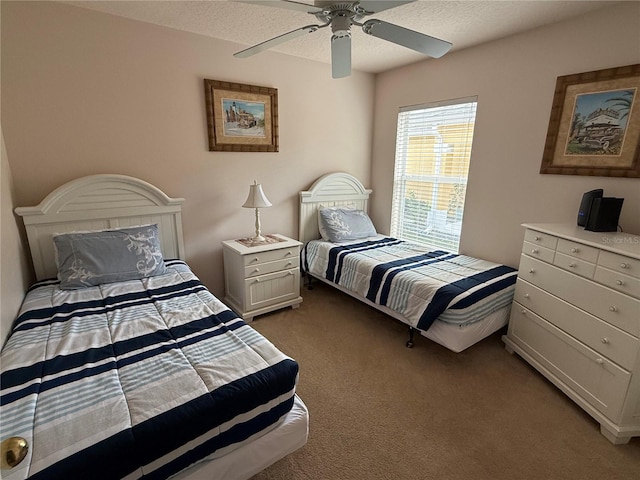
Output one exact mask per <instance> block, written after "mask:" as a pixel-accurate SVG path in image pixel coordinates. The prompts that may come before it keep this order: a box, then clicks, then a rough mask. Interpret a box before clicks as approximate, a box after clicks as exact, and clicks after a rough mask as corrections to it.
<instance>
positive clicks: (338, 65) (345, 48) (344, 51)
mask: <svg viewBox="0 0 640 480" xmlns="http://www.w3.org/2000/svg"><path fill="white" fill-rule="evenodd" d="M349 75H351V35H344V36H341V37H338V36H335V35H334V36H333V37H331V76H332V77H333V78H342V77H348V76H349Z"/></svg>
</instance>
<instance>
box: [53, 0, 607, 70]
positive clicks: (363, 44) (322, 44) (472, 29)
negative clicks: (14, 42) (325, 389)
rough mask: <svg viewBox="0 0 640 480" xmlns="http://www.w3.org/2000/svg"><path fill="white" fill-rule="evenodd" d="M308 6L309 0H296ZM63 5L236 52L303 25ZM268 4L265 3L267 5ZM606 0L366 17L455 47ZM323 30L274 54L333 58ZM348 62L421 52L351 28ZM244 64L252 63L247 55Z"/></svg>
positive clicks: (241, 8) (445, 4)
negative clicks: (216, 42) (221, 43)
mask: <svg viewBox="0 0 640 480" xmlns="http://www.w3.org/2000/svg"><path fill="white" fill-rule="evenodd" d="M298 1H299V2H304V3H309V4H313V1H312V0H298ZM64 3H67V4H71V5H75V6H79V7H83V8H88V9H91V10H97V11H100V12H104V13H109V14H113V15H118V16H121V17H126V18H130V19H134V20H140V21H143V22H148V23H153V24H156V25H162V26H166V27H170V28H175V29H179V30H185V31H188V32H193V33H198V34H201V35H206V36H210V37H214V38H219V39H222V40H228V41H231V42H235V43H237V44H238V50H242V49H244V48H246V47H247V46H251V45H254V44H257V43H260V42H262V41H265V40H268V39H270V38H272V37H275V36H278V35H281V34H283V33H286V32H289V31H291V30H295V29H297V28H300V27H303V26H305V25H309V24H316V23H317V19H316V18H315V17H314V16H313V15H310V14H307V13H304V12H296V11H290V10H285V9H282V8H274V7H272V6H262V5H249V4H242V3H238V2H235V1H233V0H209V1H111V0H109V1H67V2H64ZM268 3H273V2H265V4H268ZM613 3H615V2H611V1H577V0H571V1H558V0H537V1H526V0H518V1H496V0H483V1H450V0H447V1H431V0H418V1H416V2H413V3H409V4H405V5H400V6H398V7H394V8H392V9H390V10H386V11H383V12H380V13H378V14H375V15H373V16H370V17H367V19H370V18H378V19H380V20H384V21H386V22H391V23H395V24H398V25H401V26H403V27H406V28H410V29H412V30H416V31H419V32H421V33H425V34H427V35H431V36H434V37H437V38H440V39H443V40H447V41H449V42H452V43H453V49H452V50H459V49H462V48H466V47H470V46H473V45H477V44H480V43H484V42H487V41H491V40H495V39H498V38H502V37H505V36H508V35H512V34H515V33H518V32H522V31H525V30H530V29H533V28H536V27H540V26H542V25H547V24H551V23H555V22H559V21H562V20H564V19H567V18H570V17H574V16H577V15H581V14H584V13H587V12H590V11H593V10H597V9H600V8H604V7H606V6H611V5H612V4H613ZM330 38H331V31H330V29H329V28H326V29H321V30H318V31H317V32H315V33H312V34H309V35H305V36H303V37H299V38H296V39H294V40H291V41H289V42H286V43H284V44H282V45H279V46H277V47H275V48H273V49H272V50H273V51H277V52H280V53H285V54H288V55H294V56H297V57H303V58H307V59H311V60H316V61H319V62H324V63H331V50H330ZM352 38H353V40H352V65H353V68H354V69H356V70H361V71H365V72H371V73H379V72H382V71H385V70H388V69H391V68H395V67H398V66H401V65H407V64H410V63H414V62H416V61H419V60H422V59H424V58H426V57H424V56H422V55H421V54H419V53H416V52H413V51H412V50H408V49H406V48H404V47H401V46H398V45H394V44H392V43H390V42H386V41H384V40H381V39H378V38H374V37H371V36H368V35H366V34H364V33H363V32H362V31H361V29H360V28H358V27H353V28H352ZM246 61H250V60H246Z"/></svg>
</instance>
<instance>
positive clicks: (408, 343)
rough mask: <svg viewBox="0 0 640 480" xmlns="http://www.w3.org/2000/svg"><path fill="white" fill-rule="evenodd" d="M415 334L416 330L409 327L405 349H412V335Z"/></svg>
mask: <svg viewBox="0 0 640 480" xmlns="http://www.w3.org/2000/svg"><path fill="white" fill-rule="evenodd" d="M415 332H416V329H415V328H413V327H409V340H407V343H406V346H407V348H413V334H414V333H415Z"/></svg>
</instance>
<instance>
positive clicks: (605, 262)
mask: <svg viewBox="0 0 640 480" xmlns="http://www.w3.org/2000/svg"><path fill="white" fill-rule="evenodd" d="M598 265H602V266H603V267H606V268H608V269H610V270H615V271H616V272H620V273H624V274H625V275H629V276H631V277H635V278H640V260H636V259H635V258H629V257H625V256H623V255H618V254H617V253H611V252H604V251H603V252H600V258H598Z"/></svg>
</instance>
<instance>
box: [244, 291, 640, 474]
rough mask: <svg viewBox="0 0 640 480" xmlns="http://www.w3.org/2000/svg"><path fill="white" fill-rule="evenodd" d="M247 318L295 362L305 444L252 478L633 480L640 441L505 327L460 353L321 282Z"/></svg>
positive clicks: (639, 459) (639, 468)
mask: <svg viewBox="0 0 640 480" xmlns="http://www.w3.org/2000/svg"><path fill="white" fill-rule="evenodd" d="M303 297H304V302H303V303H302V304H301V306H300V308H298V309H295V310H292V309H285V310H281V311H278V312H275V313H272V314H269V315H264V316H262V317H258V318H256V320H255V321H254V322H253V324H252V325H253V327H254V328H256V329H257V330H258V331H260V332H261V333H262V334H264V335H265V336H266V337H267V338H269V339H270V340H271V341H272V342H273V343H274V344H275V345H276V346H278V347H279V348H280V349H281V350H283V351H284V352H285V353H287V354H288V355H290V356H291V357H293V358H295V359H296V360H297V361H298V362H299V364H300V381H299V386H298V393H299V395H300V397H301V398H302V399H303V401H304V402H305V403H306V405H307V407H308V408H309V414H310V433H309V441H308V443H307V445H306V446H304V447H303V448H302V449H300V450H298V451H296V452H294V453H293V454H291V455H289V456H288V457H285V458H284V459H282V460H280V461H279V462H277V463H276V464H274V465H272V466H271V467H270V468H268V469H267V470H265V471H264V472H262V473H260V474H259V475H257V476H256V477H254V479H255V480H274V479H278V480H288V479H296V480H297V479H313V480H318V479H326V480H330V479H331V480H333V479H335V480H365V479H366V480H374V479H393V480H401V479H411V480H413V479H444V480H446V479H452V480H453V479H474V480H482V479H536V480H537V479H572V480H573V479H594V480H595V479H597V480H612V479H634V480H638V479H640V438H633V439H632V440H631V442H630V443H629V444H628V445H621V446H614V445H612V444H611V443H609V442H608V441H607V440H606V439H605V438H604V437H603V436H602V435H601V434H600V432H599V425H598V424H597V423H596V422H595V421H594V420H593V419H592V418H591V417H590V416H589V415H587V414H586V413H584V411H582V410H581V409H580V408H579V407H577V406H576V405H575V404H574V403H573V402H572V401H571V400H569V399H568V398H567V397H566V396H565V395H564V394H563V393H562V392H560V391H559V390H558V389H556V388H555V387H554V386H553V385H552V384H550V383H549V382H547V381H546V380H545V379H544V378H543V377H542V376H541V375H539V374H538V373H537V372H536V371H535V370H533V368H531V367H530V366H529V365H528V364H527V363H525V362H524V361H523V360H522V359H521V358H520V357H518V356H517V355H513V356H512V355H509V353H507V351H506V350H505V349H504V346H503V343H502V341H501V339H500V332H499V333H496V334H494V335H492V336H490V337H489V338H487V339H485V340H483V341H482V342H480V343H478V344H476V345H474V346H473V347H471V348H469V349H467V350H466V351H464V352H462V353H458V354H456V353H453V352H450V351H449V350H447V349H445V348H443V347H441V346H439V345H437V344H435V343H433V342H431V341H430V340H428V339H426V338H424V337H422V336H417V337H416V342H415V347H414V348H413V349H408V348H405V346H404V344H405V341H406V340H407V329H406V326H405V325H403V324H401V323H400V322H397V321H395V320H393V319H391V318H390V317H387V316H385V315H383V314H381V313H379V312H377V311H375V310H374V309H372V308H370V307H367V306H366V305H363V304H361V303H359V302H357V301H356V300H354V299H352V298H351V297H349V296H347V295H344V294H342V293H340V292H338V291H336V290H333V289H331V288H330V287H327V286H325V285H322V284H316V287H315V289H313V290H311V291H307V290H304V291H303Z"/></svg>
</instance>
